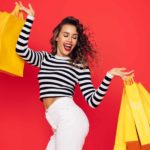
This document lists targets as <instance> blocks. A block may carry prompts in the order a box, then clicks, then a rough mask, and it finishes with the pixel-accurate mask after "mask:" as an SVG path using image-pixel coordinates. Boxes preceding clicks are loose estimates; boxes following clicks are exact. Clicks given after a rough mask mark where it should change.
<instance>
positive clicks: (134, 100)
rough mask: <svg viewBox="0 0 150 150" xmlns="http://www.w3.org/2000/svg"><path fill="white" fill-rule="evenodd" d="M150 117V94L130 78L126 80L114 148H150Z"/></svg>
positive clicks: (130, 149)
mask: <svg viewBox="0 0 150 150" xmlns="http://www.w3.org/2000/svg"><path fill="white" fill-rule="evenodd" d="M149 118H150V94H149V92H148V91H147V90H146V89H145V88H144V86H143V85H142V84H141V83H136V82H134V80H133V78H129V79H128V80H127V81H125V82H124V88H123V94H122V101H121V107H120V112H119V117H118V124H117V131H116V139H115V145H114V150H150V126H149V125H150V124H149V122H150V120H149ZM137 120H138V121H137Z"/></svg>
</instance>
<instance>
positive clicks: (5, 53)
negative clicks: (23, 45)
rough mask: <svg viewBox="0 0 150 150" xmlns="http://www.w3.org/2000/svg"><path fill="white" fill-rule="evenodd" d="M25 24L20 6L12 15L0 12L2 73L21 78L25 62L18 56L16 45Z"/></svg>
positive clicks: (0, 68)
mask: <svg viewBox="0 0 150 150" xmlns="http://www.w3.org/2000/svg"><path fill="white" fill-rule="evenodd" d="M24 23H25V20H24V19H23V14H22V13H21V12H19V6H18V5H16V7H15V8H14V10H13V11H12V12H11V13H7V12H0V71H1V72H6V73H8V74H11V75H15V76H20V77H23V70H24V61H23V60H22V59H21V58H20V57H19V56H18V55H17V54H16V43H17V40H18V37H19V34H20V31H21V29H22V27H23V25H24Z"/></svg>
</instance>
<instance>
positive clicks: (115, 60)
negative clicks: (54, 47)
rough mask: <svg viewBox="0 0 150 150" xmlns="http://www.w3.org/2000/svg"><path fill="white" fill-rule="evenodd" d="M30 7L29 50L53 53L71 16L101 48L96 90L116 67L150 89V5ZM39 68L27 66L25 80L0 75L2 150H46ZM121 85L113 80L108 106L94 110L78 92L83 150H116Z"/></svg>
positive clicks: (109, 0) (2, 7)
mask: <svg viewBox="0 0 150 150" xmlns="http://www.w3.org/2000/svg"><path fill="white" fill-rule="evenodd" d="M22 2H23V4H25V6H27V4H28V3H29V2H30V3H31V4H32V6H33V8H34V10H35V12H36V16H35V22H34V25H33V28H32V32H31V36H30V40H29V47H31V48H33V49H34V50H41V49H42V50H43V49H44V50H47V51H50V45H49V39H50V36H51V33H52V29H53V28H54V27H55V25H57V23H58V22H59V21H60V20H61V19H62V18H64V17H66V16H70V15H73V16H75V17H77V18H79V19H80V20H81V21H82V23H83V24H85V25H86V26H88V28H89V29H90V31H91V32H92V33H93V35H94V40H95V42H96V43H97V52H98V55H97V56H98V57H97V62H96V63H95V66H94V67H93V69H92V72H91V74H92V80H93V84H94V86H95V87H96V88H97V87H98V85H99V84H100V83H101V81H102V79H103V77H104V75H105V73H106V71H108V70H109V69H111V68H112V67H126V68H127V69H128V70H130V69H134V70H135V80H136V81H141V82H142V83H143V84H144V86H145V87H146V88H147V89H149V90H150V84H149V76H150V71H149V69H148V68H149V67H148V66H149V65H148V59H150V52H149V48H150V11H149V10H150V2H149V1H148V0H143V1H141V0H126V1H120V0H105V1H100V0H88V1H87V0H82V1H81V0H76V1H69V0H60V1H48V0H47V1H42V0H38V1H36V0H32V1H25V0H22ZM13 8H14V1H13V0H0V11H8V12H11V10H12V9H13ZM37 73H38V68H36V67H33V66H31V65H29V64H26V65H25V70H24V77H23V78H18V77H12V76H9V75H6V74H3V73H0V149H1V150H10V149H11V150H44V149H45V147H46V145H47V143H48V141H49V138H50V136H51V134H52V130H51V128H50V126H49V125H48V123H47V121H46V119H45V114H44V107H43V104H42V103H41V102H40V101H39V91H38V81H37ZM122 87H123V82H122V80H121V79H120V78H119V77H115V78H114V79H113V81H112V84H111V86H110V88H109V91H108V93H107V95H106V96H105V98H104V101H103V102H102V103H101V104H100V106H99V107H98V108H97V109H96V110H93V109H92V108H90V107H89V106H88V105H87V104H86V102H85V100H84V98H83V97H82V95H81V92H80V90H79V87H77V88H76V93H75V97H74V99H75V101H76V103H77V104H78V105H79V106H80V107H81V108H82V109H83V110H84V111H85V113H86V114H87V116H88V118H89V121H90V132H89V134H88V136H87V139H86V141H85V145H84V150H112V149H113V145H114V141H115V132H116V125H117V117H118V112H119V107H120V101H121V94H122Z"/></svg>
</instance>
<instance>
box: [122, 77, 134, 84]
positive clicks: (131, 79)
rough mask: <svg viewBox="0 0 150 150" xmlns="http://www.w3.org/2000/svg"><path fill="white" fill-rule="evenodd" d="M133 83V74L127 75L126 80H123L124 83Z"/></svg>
mask: <svg viewBox="0 0 150 150" xmlns="http://www.w3.org/2000/svg"><path fill="white" fill-rule="evenodd" d="M133 83H134V79H133V76H128V77H127V79H126V80H124V84H125V85H132V84H133Z"/></svg>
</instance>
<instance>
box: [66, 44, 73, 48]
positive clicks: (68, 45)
mask: <svg viewBox="0 0 150 150" xmlns="http://www.w3.org/2000/svg"><path fill="white" fill-rule="evenodd" d="M64 46H65V47H69V48H71V46H72V45H71V44H64Z"/></svg>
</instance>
